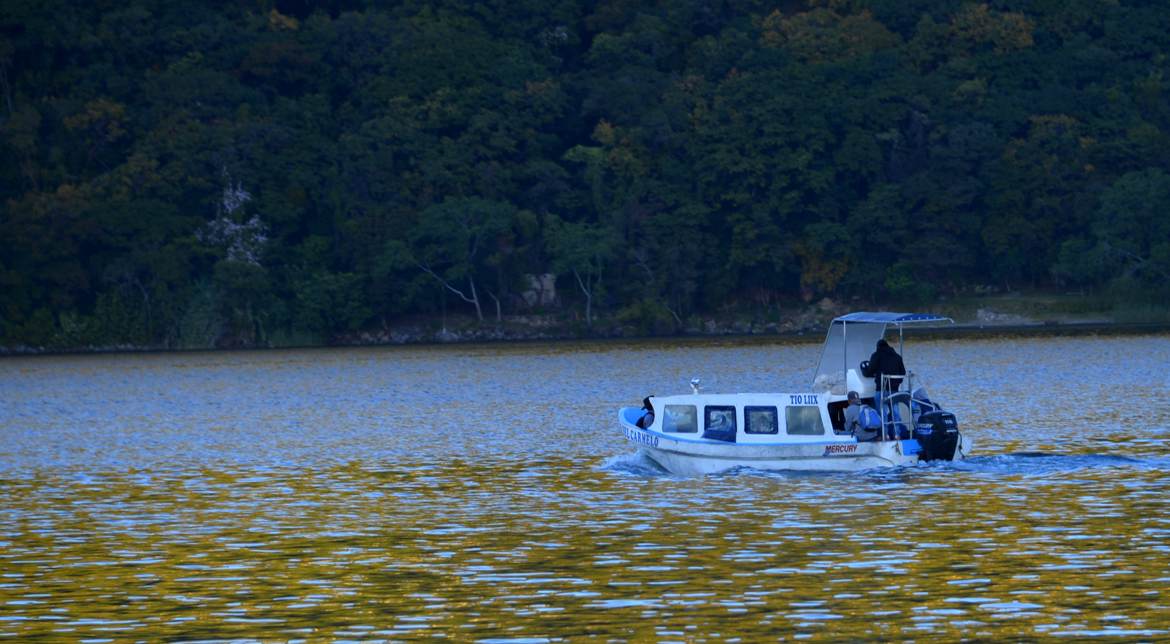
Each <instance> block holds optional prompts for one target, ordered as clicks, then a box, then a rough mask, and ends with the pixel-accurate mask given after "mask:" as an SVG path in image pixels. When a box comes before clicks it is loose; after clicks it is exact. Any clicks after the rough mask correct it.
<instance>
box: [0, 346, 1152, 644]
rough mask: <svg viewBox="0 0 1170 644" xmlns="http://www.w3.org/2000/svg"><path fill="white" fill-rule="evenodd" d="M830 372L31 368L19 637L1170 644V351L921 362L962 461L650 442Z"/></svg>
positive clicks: (517, 362)
mask: <svg viewBox="0 0 1170 644" xmlns="http://www.w3.org/2000/svg"><path fill="white" fill-rule="evenodd" d="M819 351H820V347H819V345H817V344H780V343H767V342H758V341H757V342H750V343H745V342H731V343H727V342H723V343H719V342H709V343H685V344H664V343H645V344H638V343H631V344H587V345H573V344H553V345H522V346H506V345H501V346H477V347H430V348H405V349H404V348H392V349H355V350H316V351H287V352H258V353H203V354H159V355H127V356H85V357H47V358H32V359H23V358H22V359H4V360H0V489H2V490H3V494H2V496H0V637H11V638H16V639H30V638H37V637H48V638H54V639H65V640H116V641H125V640H138V639H141V640H158V639H211V640H215V639H245V638H259V639H281V640H284V639H298V638H307V639H350V640H401V639H413V638H417V637H420V636H444V637H447V638H450V639H455V640H458V641H474V640H488V641H544V640H554V641H555V640H558V639H581V638H590V637H592V638H597V639H606V638H613V639H617V640H639V641H643V640H658V641H671V640H675V641H699V640H720V641H722V640H729V639H733V638H743V639H744V640H748V641H752V640H760V639H770V640H775V639H798V638H804V637H810V638H813V639H853V638H870V639H892V638H897V639H921V640H926V639H934V638H948V639H955V638H971V639H993V638H994V639H1035V638H1038V637H1046V636H1067V637H1070V638H1085V637H1094V636H1107V637H1111V638H1117V637H1120V638H1123V639H1136V640H1163V639H1168V638H1170V402H1168V401H1170V379H1168V376H1167V366H1168V365H1170V338H1168V337H1166V336H1146V337H1116V338H1115V337H1094V338H1051V339H996V340H964V341H929V342H921V343H916V344H913V345H911V346H910V348H909V350H908V351H907V355H906V359H907V363H908V364H909V365H910V367H911V368H913V369H915V370H916V371H917V372H919V373H921V374H923V375H924V376H925V378H926V381H927V382H928V383H929V384H930V389H931V393H932V396H933V397H934V398H936V399H938V400H941V401H942V402H943V403H944V405H945V406H946V407H948V408H949V409H951V410H952V411H954V412H955V413H956V415H957V416H958V418H959V421H960V424H961V427H962V429H963V431H964V433H965V434H966V435H968V436H969V437H971V438H972V439H973V440H974V443H975V450H976V456H975V458H973V459H971V460H970V461H967V462H964V463H960V464H954V465H950V464H947V465H939V464H932V465H930V466H919V467H913V468H905V469H899V470H885V471H872V472H863V473H859V474H839V475H838V474H833V475H826V474H799V473H787V474H780V473H768V472H754V471H740V472H735V473H732V474H728V475H721V476H714V477H706V478H692V479H680V478H675V477H672V476H669V475H667V474H664V473H663V472H661V471H660V470H658V469H657V468H656V467H654V466H653V465H652V464H651V463H649V462H647V461H645V460H643V459H642V458H641V457H639V456H638V455H637V454H636V451H635V449H634V448H633V447H631V446H628V444H626V443H625V442H624V441H623V440H622V439H621V435H620V432H619V431H618V430H617V428H616V421H615V414H616V409H617V407H618V406H620V405H629V404H632V405H637V404H638V402H639V401H640V399H641V398H642V396H644V395H646V394H650V393H658V394H670V393H681V392H684V391H686V390H688V387H687V384H686V383H687V381H688V380H689V379H690V378H691V377H692V376H696V375H697V376H701V377H703V379H704V383H705V390H707V391H789V390H803V389H805V388H806V387H807V383H808V381H809V379H810V378H811V372H812V370H813V368H814V367H815V364H816V361H817V358H818V356H819Z"/></svg>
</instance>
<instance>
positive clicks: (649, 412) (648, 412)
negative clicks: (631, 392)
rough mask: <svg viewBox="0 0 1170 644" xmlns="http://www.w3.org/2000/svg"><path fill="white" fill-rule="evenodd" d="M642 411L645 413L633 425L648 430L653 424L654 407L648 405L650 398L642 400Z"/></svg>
mask: <svg viewBox="0 0 1170 644" xmlns="http://www.w3.org/2000/svg"><path fill="white" fill-rule="evenodd" d="M642 409H644V410H645V413H644V414H642V417H641V418H639V419H638V422H636V423H634V424H635V425H637V426H638V427H640V428H642V429H649V428H650V426H651V425H653V424H654V406H653V405H651V404H650V396H646V397H645V398H643V399H642Z"/></svg>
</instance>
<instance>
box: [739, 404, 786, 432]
mask: <svg viewBox="0 0 1170 644" xmlns="http://www.w3.org/2000/svg"><path fill="white" fill-rule="evenodd" d="M743 431H744V433H745V434H776V433H779V429H778V427H777V426H776V408H775V407H752V406H750V405H749V406H746V407H744V408H743Z"/></svg>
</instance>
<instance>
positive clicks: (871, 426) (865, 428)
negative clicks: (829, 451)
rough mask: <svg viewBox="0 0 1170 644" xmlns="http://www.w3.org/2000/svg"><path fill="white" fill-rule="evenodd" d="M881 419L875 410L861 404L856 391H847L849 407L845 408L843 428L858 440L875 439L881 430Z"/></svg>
mask: <svg viewBox="0 0 1170 644" xmlns="http://www.w3.org/2000/svg"><path fill="white" fill-rule="evenodd" d="M881 428H882V421H881V417H880V416H878V413H877V410H876V409H874V408H873V407H870V406H869V405H863V404H861V396H860V395H859V394H858V393H857V392H856V391H851V392H849V407H848V408H847V409H846V410H845V429H846V430H847V431H849V433H851V434H853V435H854V436H855V437H856V438H857V440H858V441H872V440H876V439H877V437H878V434H879V433H880V432H881Z"/></svg>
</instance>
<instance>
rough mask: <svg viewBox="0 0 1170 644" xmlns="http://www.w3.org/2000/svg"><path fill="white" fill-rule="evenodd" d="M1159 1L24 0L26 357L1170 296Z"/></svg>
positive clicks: (703, 328)
mask: <svg viewBox="0 0 1170 644" xmlns="http://www.w3.org/2000/svg"><path fill="white" fill-rule="evenodd" d="M1161 4H1164V3H1156V2H1150V1H1149V0H1118V1H1105V0H1085V1H1079V2H1071V3H1061V2H1039V1H1032V2H1013V3H1002V2H994V3H993V2H987V1H985V0H974V1H967V0H952V1H950V2H926V1H923V0H919V1H915V2H905V1H903V0H856V1H854V0H849V1H846V0H796V1H794V2H781V3H777V2H762V1H760V0H742V1H741V0H737V1H735V2H717V3H711V2H706V1H702V2H700V1H697V0H696V1H684V2H666V3H637V2H627V1H624V0H622V1H619V0H603V1H601V2H598V1H596V0H555V1H554V2H535V1H533V0H509V1H507V2H505V1H502V0H490V1H485V2H465V1H463V0H458V1H456V0H425V1H424V0H406V1H403V2H393V3H385V4H383V3H366V2H353V1H352V0H343V1H340V2H332V3H292V2H277V3H223V2H209V1H206V0H195V1H193V2H184V3H160V2H146V1H144V0H127V1H126V2H121V3H81V2H72V3H70V2H59V3H48V4H46V3H37V2H20V1H15V2H9V3H6V5H5V10H4V11H0V158H2V159H4V162H0V347H8V349H7V351H6V352H7V353H13V352H22V351H24V352H40V351H68V350H109V349H114V350H137V349H141V350H148V349H208V348H219V349H244V348H252V347H256V348H264V347H292V346H317V345H359V344H405V343H418V342H456V341H488V340H525V339H554V338H610V337H656V336H688V335H698V336H704V335H733V334H749V335H750V334H767V335H785V334H799V333H814V334H817V335H819V334H820V333H822V332H823V329H824V324H825V322H826V321H827V320H828V319H829V318H831V317H832V315H833V314H838V313H842V312H845V311H850V310H866V309H869V310H875V309H882V308H888V309H895V310H936V311H939V312H942V313H948V314H950V315H951V316H952V317H953V318H955V319H956V320H957V321H960V322H961V323H963V324H975V325H979V324H982V325H984V326H987V325H989V324H995V325H997V326H1011V325H1013V324H1016V325H1021V326H1028V325H1030V324H1033V323H1040V324H1043V323H1045V322H1053V323H1055V324H1068V323H1070V322H1071V321H1073V320H1081V321H1099V322H1102V323H1117V324H1129V323H1135V322H1165V321H1166V320H1168V319H1170V313H1168V311H1170V304H1168V303H1170V217H1167V216H1165V213H1167V212H1170V155H1167V154H1166V150H1167V149H1168V148H1170V81H1167V80H1166V79H1168V78H1170V57H1168V56H1166V52H1168V51H1170V12H1167V11H1166V10H1165V9H1164V7H1162V6H1161ZM1070 294H1073V295H1070ZM980 310H983V311H984V313H983V318H980V317H979V311H980ZM1013 316H1014V317H1013ZM1055 324H1053V325H1049V326H1054V325H1055Z"/></svg>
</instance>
